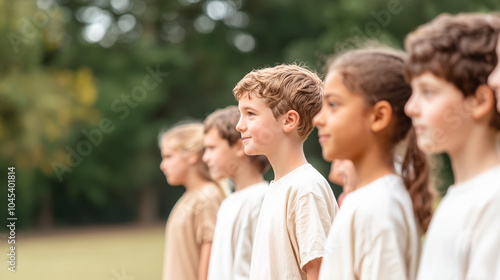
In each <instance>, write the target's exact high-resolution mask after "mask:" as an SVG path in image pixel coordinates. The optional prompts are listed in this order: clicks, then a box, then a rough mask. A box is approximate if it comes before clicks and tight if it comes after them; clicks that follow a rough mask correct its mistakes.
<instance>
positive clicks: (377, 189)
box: [319, 175, 422, 280]
mask: <svg viewBox="0 0 500 280" xmlns="http://www.w3.org/2000/svg"><path fill="white" fill-rule="evenodd" d="M421 236H422V234H421V230H419V226H418V225H417V223H416V218H415V215H414V213H413V206H412V202H411V198H410V195H409V194H408V191H407V190H406V188H405V186H404V184H403V181H402V179H401V177H400V176H399V175H387V176H384V177H381V178H379V179H377V180H375V181H373V182H372V183H370V184H368V185H366V186H364V187H362V188H359V189H357V190H356V191H353V192H351V193H349V195H348V196H346V197H345V199H344V202H343V203H342V208H341V209H340V211H339V214H338V215H337V217H336V218H335V221H334V222H333V225H332V230H331V231H330V234H329V236H328V242H327V245H326V256H325V257H324V258H323V263H322V265H321V270H320V277H319V279H321V280H330V279H339V280H392V279H393V280H414V279H415V278H416V275H417V269H418V263H419V258H420V251H421V247H422V237H421Z"/></svg>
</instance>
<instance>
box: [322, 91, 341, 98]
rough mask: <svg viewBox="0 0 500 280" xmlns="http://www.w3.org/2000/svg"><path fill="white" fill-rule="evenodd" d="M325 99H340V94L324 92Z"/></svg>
mask: <svg viewBox="0 0 500 280" xmlns="http://www.w3.org/2000/svg"><path fill="white" fill-rule="evenodd" d="M324 96H325V98H328V97H337V98H340V97H341V96H340V94H338V93H337V92H335V91H329V92H325V95H324Z"/></svg>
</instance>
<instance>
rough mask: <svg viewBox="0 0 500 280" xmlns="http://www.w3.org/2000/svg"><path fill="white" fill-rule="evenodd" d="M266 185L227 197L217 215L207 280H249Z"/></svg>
mask: <svg viewBox="0 0 500 280" xmlns="http://www.w3.org/2000/svg"><path fill="white" fill-rule="evenodd" d="M268 185H269V184H268V183H267V182H261V183H258V184H255V185H252V186H248V187H247V188H245V189H243V190H241V191H237V192H235V193H232V194H230V195H229V196H228V197H227V198H226V199H225V200H224V201H223V202H222V204H221V206H220V208H219V213H218V214H217V225H216V226H215V233H214V240H213V242H212V250H211V252H210V265H209V270H208V279H209V280H243V279H248V277H249V276H250V261H251V260H252V248H253V240H254V236H255V230H256V228H257V220H258V218H259V213H260V208H261V206H262V201H263V200H264V194H265V193H266V191H267V188H268Z"/></svg>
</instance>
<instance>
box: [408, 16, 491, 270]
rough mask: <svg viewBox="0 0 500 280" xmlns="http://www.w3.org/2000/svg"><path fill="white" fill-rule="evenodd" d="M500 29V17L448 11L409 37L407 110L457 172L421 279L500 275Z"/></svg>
mask: <svg viewBox="0 0 500 280" xmlns="http://www.w3.org/2000/svg"><path fill="white" fill-rule="evenodd" d="M499 29H500V18H499V17H498V16H494V15H487V14H460V15H456V16H451V15H447V14H445V15H440V16H438V17H437V18H436V19H434V20H433V21H431V22H430V23H428V24H425V25H423V26H421V27H419V28H418V29H417V30H416V31H414V32H412V33H411V34H409V35H408V37H407V39H406V42H405V46H406V51H407V52H408V60H407V62H406V64H405V74H406V76H407V79H408V80H409V81H410V82H411V87H412V89H413V93H412V96H411V98H410V100H409V101H408V103H407V104H406V107H405V112H406V114H407V115H408V116H410V117H411V118H412V121H413V125H414V126H415V130H416V132H417V140H418V146H419V147H420V149H422V150H423V151H425V152H426V153H428V154H439V153H443V152H445V153H447V154H448V155H449V157H450V160H451V165H452V169H453V175H454V178H455V183H454V185H453V186H451V187H449V189H448V192H447V193H446V195H445V197H444V198H443V199H442V201H441V203H440V204H439V206H438V208H437V211H436V214H435V215H434V218H433V219H432V222H431V225H430V228H429V232H428V234H427V237H426V243H425V247H424V251H423V254H422V261H421V265H420V269H419V273H418V279H421V280H432V279H436V280H438V279H439V280H442V279H457V280H461V279H495V278H494V277H495V274H496V275H497V276H500V273H499V271H500V267H499V266H498V260H499V259H500V183H499V182H500V155H499V153H498V152H497V141H498V132H499V130H500V114H499V112H498V111H497V110H496V109H495V106H496V104H495V103H496V102H495V96H494V93H493V91H492V90H491V88H490V87H488V85H487V84H486V81H487V78H488V76H489V75H490V73H491V72H492V71H493V68H495V65H496V64H497V61H498V57H497V55H496V54H495V45H496V42H497V41H498V31H499ZM496 279H498V278H496Z"/></svg>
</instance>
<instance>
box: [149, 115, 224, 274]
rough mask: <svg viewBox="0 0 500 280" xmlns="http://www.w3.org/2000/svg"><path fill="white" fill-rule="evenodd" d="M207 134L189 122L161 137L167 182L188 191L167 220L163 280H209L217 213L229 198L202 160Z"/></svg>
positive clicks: (198, 126)
mask: <svg viewBox="0 0 500 280" xmlns="http://www.w3.org/2000/svg"><path fill="white" fill-rule="evenodd" d="M203 135H204V127H203V124H201V123H188V124H181V125H177V126H175V127H173V128H171V129H170V130H167V131H165V132H162V133H160V135H159V137H158V144H159V146H160V150H161V156H162V161H161V164H160V169H161V171H162V172H163V173H164V174H165V177H166V178H167V182H168V183H169V184H170V185H172V186H180V185H182V186H184V187H185V188H186V192H185V193H184V194H183V195H182V196H181V198H180V199H179V200H178V201H177V203H176V204H175V206H174V208H173V209H172V212H171V213H170V216H169V218H168V221H167V226H166V230H165V258H164V265H163V280H174V279H183V280H202V279H203V280H205V279H207V273H208V262H209V258H210V250H211V246H212V238H213V234H214V228H215V224H216V218H217V211H218V210H219V206H220V204H221V202H222V200H223V199H224V197H225V195H224V191H223V189H222V187H221V186H220V185H219V184H217V183H216V182H214V180H212V178H211V177H210V175H209V172H208V168H207V166H206V164H205V163H203V161H202V157H203V151H204V149H203Z"/></svg>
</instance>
